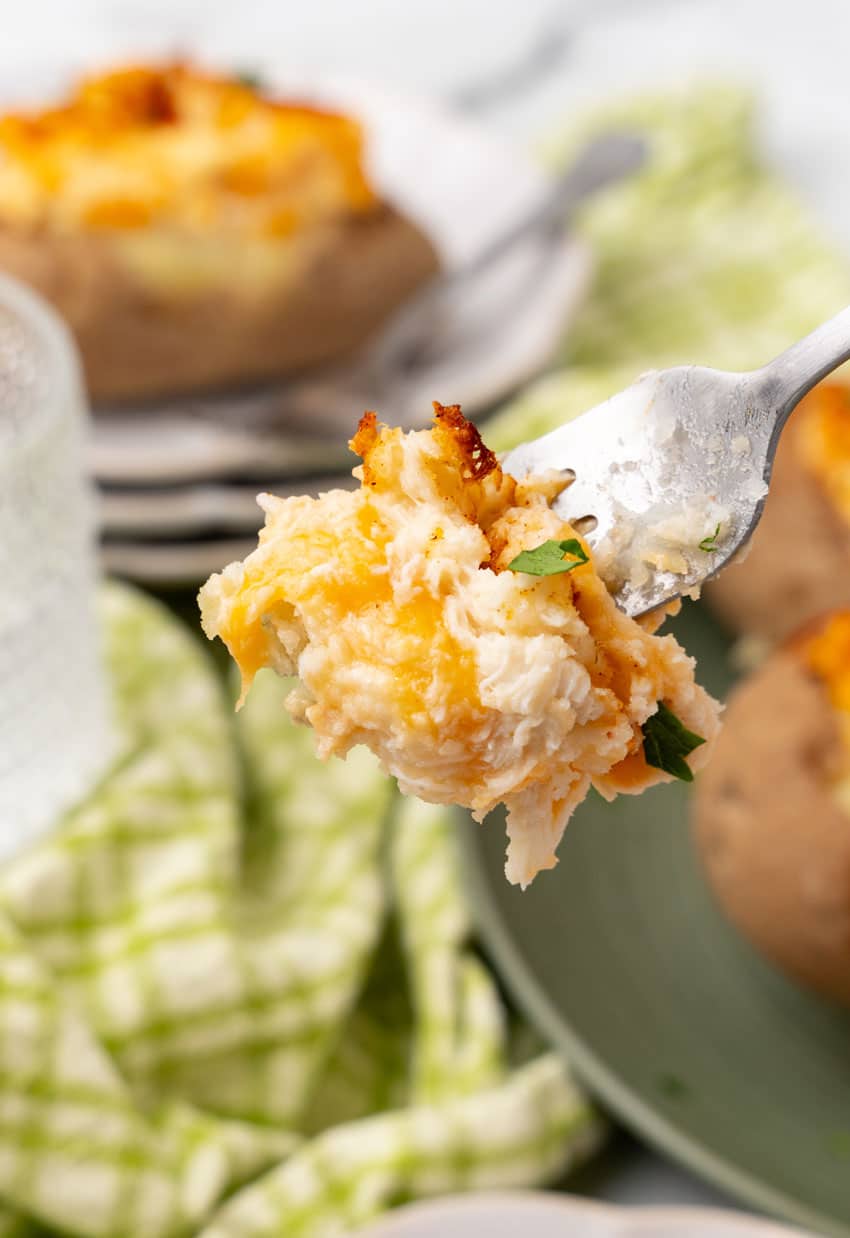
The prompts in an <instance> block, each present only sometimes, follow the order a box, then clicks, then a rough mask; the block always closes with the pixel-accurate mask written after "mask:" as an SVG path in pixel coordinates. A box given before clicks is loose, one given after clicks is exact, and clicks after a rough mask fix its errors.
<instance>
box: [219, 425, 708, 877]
mask: <svg viewBox="0 0 850 1238" xmlns="http://www.w3.org/2000/svg"><path fill="white" fill-rule="evenodd" d="M435 412H436V417H435V424H434V428H433V429H432V430H427V431H420V432H417V433H410V434H404V433H402V431H401V430H398V429H388V428H386V427H382V426H379V425H378V424H377V422H376V420H375V417H374V414H367V415H366V417H365V418H364V419H363V421H362V422H361V425H360V429H359V431H358V433H357V435H356V437H355V438H354V440H353V442H352V447H353V449H354V450H355V451H356V452H357V453H358V454H359V455H360V456H361V457H362V459H363V464H362V466H361V467H360V468H359V469H356V470H355V476H357V477H358V478H359V480H360V483H361V485H360V488H359V490H357V491H353V492H349V491H342V490H334V491H330V492H329V493H327V494H322V495H320V496H319V497H318V498H316V499H313V498H306V497H305V498H289V499H276V498H274V497H273V496H271V495H262V496H261V497H260V503H261V506H262V507H263V509H264V511H265V515H266V523H265V528H264V529H263V530H262V532H261V533H260V542H259V546H258V548H257V549H256V550H255V551H254V552H253V553H252V554H251V555H249V556H248V558H247V559H246V560H245V561H244V562H243V563H232V564H231V565H230V566H229V567H227V568H226V569H225V570H224V571H223V572H222V573H220V574H219V575H216V576H213V577H211V579H210V580H209V581H208V582H207V584H206V585H205V586H204V587H203V589H202V590H201V594H200V602H201V610H202V618H203V624H204V629H205V631H206V633H207V635H208V636H209V637H211V638H212V637H214V636H219V637H221V639H222V640H223V641H224V642H225V644H226V645H227V646H228V648H229V650H230V652H231V654H232V655H233V657H234V658H235V660H236V662H237V663H238V665H239V667H240V670H241V672H242V682H243V697H244V694H245V693H246V692H247V691H248V689H249V687H250V684H251V680H252V678H253V676H254V674H255V673H256V671H257V670H258V669H259V668H261V667H263V666H271V667H273V668H274V669H275V670H276V671H278V672H279V673H280V674H281V675H297V677H298V680H299V686H298V687H297V688H296V689H295V690H294V691H293V692H292V693H291V694H290V696H289V698H288V700H287V707H288V709H289V710H290V712H291V713H292V714H293V716H294V717H295V718H297V719H299V720H301V721H303V722H306V723H308V724H309V725H310V726H312V727H313V729H314V730H315V732H316V736H317V748H318V751H319V754H320V755H321V756H323V757H327V756H330V755H332V754H340V755H343V754H345V753H346V752H347V751H348V749H349V748H351V747H352V746H353V745H355V744H366V745H368V746H369V747H370V748H371V749H372V750H373V751H374V752H375V753H376V754H377V755H378V757H379V758H380V760H381V761H382V763H383V765H384V766H385V768H386V769H387V770H388V771H389V772H390V773H391V774H393V775H395V777H396V778H397V779H398V782H399V785H400V787H401V789H402V791H404V792H405V793H407V794H410V795H416V796H419V797H420V798H421V799H424V800H428V801H431V802H434V803H445V804H449V803H456V804H461V805H464V806H466V807H468V808H470V809H471V810H472V812H473V813H474V814H475V816H476V817H477V818H482V817H483V816H484V815H485V814H486V813H488V812H489V811H490V810H491V809H492V808H494V807H495V806H496V805H497V804H499V803H500V802H501V803H504V804H505V805H506V807H507V810H508V835H509V839H510V844H509V848H508V859H507V869H506V871H507V875H508V878H509V879H510V880H511V881H513V882H519V883H521V884H522V885H526V884H527V883H528V882H530V881H531V880H532V878H533V877H534V876H535V874H536V873H537V872H539V871H540V870H541V869H544V868H551V867H552V866H553V865H554V864H555V863H556V856H555V849H556V847H557V845H558V842H559V840H560V838H561V835H562V833H563V831H564V827H565V825H566V823H567V821H568V819H569V817H570V815H571V813H572V812H573V810H574V808H575V807H576V805H577V804H578V803H579V802H580V800H581V799H582V798H583V797H584V795H585V794H586V793H587V791H588V788H589V787H590V786H591V785H593V786H595V787H596V788H597V790H598V791H599V792H600V793H601V794H602V795H603V796H605V797H606V798H612V797H613V796H614V795H615V794H616V793H617V792H620V791H626V792H638V791H642V790H643V789H644V788H645V787H648V786H651V785H652V784H653V783H656V782H659V781H663V780H666V779H667V778H668V775H667V774H664V773H662V772H661V770H659V769H655V768H652V767H650V766H649V765H648V764H647V762H646V759H645V756H644V751H643V734H642V731H641V727H642V725H643V724H644V723H645V722H646V721H647V719H649V718H650V717H651V716H652V715H653V714H655V713H656V711H657V708H658V703H659V702H664V704H665V705H666V706H667V707H668V708H669V709H670V710H671V711H672V712H673V713H674V714H675V715H676V716H677V717H678V718H679V719H680V720H681V722H682V723H683V724H684V726H685V727H687V728H688V729H690V730H691V731H693V732H695V733H697V734H698V735H699V736H701V737H703V738H705V739H706V740H710V739H711V738H712V737H713V736H714V734H715V732H716V730H717V726H718V706H717V704H716V703H715V702H714V701H713V700H712V699H711V698H710V697H709V696H708V695H707V694H706V693H705V692H704V691H703V690H702V689H701V688H700V687H698V686H697V685H696V684H695V682H694V673H693V662H692V660H691V659H690V658H688V657H687V656H686V655H685V653H684V652H683V650H682V649H681V648H680V646H679V645H678V644H677V643H676V641H675V640H674V638H673V637H672V636H666V637H659V636H656V635H653V633H652V631H651V629H652V628H653V627H654V626H655V625H654V623H653V622H651V621H646V622H645V623H643V624H641V623H637V622H635V621H634V620H632V619H630V618H628V617H627V616H626V615H625V614H623V613H622V612H621V611H619V610H618V609H617V607H616V606H615V604H614V602H613V600H612V598H611V596H610V595H609V593H608V592H607V590H606V588H605V585H604V584H603V582H602V580H601V578H600V577H599V575H598V574H597V571H596V569H595V567H594V565H593V562H592V560H591V559H590V558H589V557H588V561H587V562H586V563H583V564H579V565H578V566H576V567H575V568H574V569H573V570H571V571H569V572H561V573H559V574H557V575H550V576H533V575H528V574H526V573H524V572H519V571H516V570H509V564H511V563H512V561H513V560H514V559H515V557H516V556H517V555H518V554H519V553H520V552H521V551H523V550H530V549H534V548H536V547H538V546H539V545H540V544H541V543H543V542H545V541H547V540H549V539H556V540H563V539H567V538H572V537H575V536H576V535H575V533H574V531H573V530H572V529H571V528H570V527H569V526H568V525H565V524H564V523H563V522H562V521H561V520H560V519H559V518H558V517H557V516H556V515H555V514H554V513H553V511H552V510H551V508H550V503H551V501H552V499H553V498H554V497H555V496H556V495H557V493H558V492H559V490H560V489H562V487H563V483H562V482H560V481H559V480H558V478H557V477H554V476H552V475H550V476H545V477H533V478H529V479H527V480H526V481H524V482H517V481H515V480H514V479H513V478H511V477H509V476H507V475H505V474H503V473H502V471H501V469H500V468H499V465H498V462H497V460H496V458H495V457H494V456H493V455H492V453H491V452H489V451H488V450H487V449H486V447H484V445H483V444H482V442H481V439H480V437H479V436H478V433H477V431H476V430H475V429H474V427H473V426H472V425H470V424H469V423H468V422H466V421H465V420H464V418H463V417H462V415H461V413H460V410H459V409H458V408H456V407H450V408H444V407H442V406H440V405H435ZM657 618H658V617H656V621H657ZM708 750H709V745H708V744H706V745H704V746H702V747H699V748H698V749H697V750H696V751H695V752H693V753H692V754H691V755H690V756H689V758H688V760H689V764H690V766H691V767H692V768H694V769H696V768H698V767H699V766H700V765H701V764H702V763H704V761H705V759H706V756H707V754H708Z"/></svg>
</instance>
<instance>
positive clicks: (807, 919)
mask: <svg viewBox="0 0 850 1238" xmlns="http://www.w3.org/2000/svg"><path fill="white" fill-rule="evenodd" d="M842 768H846V757H845V755H844V751H843V746H842V741H841V736H840V732H839V724H838V718H837V716H836V714H835V713H834V711H833V709H832V707H831V705H830V703H829V699H828V696H827V690H826V688H825V686H824V684H823V683H822V681H820V680H819V679H818V678H817V677H815V676H814V675H813V674H812V673H811V672H810V671H809V670H808V668H807V666H806V665H805V663H804V661H803V658H802V656H801V653H800V649H799V644H796V645H795V644H791V645H786V646H785V647H783V648H782V649H780V650H778V651H776V652H775V653H774V654H772V655H771V656H770V657H769V658H768V660H767V661H766V662H765V663H764V664H763V665H762V666H761V668H760V669H759V670H758V671H757V672H755V674H753V675H752V676H751V677H750V678H749V679H747V680H746V681H745V682H744V683H743V684H742V685H741V686H740V687H739V688H738V689H737V690H736V691H735V692H734V693H733V695H732V697H731V700H730V703H729V705H728V707H727V711H726V715H725V721H724V726H723V728H722V730H721V733H720V736H719V738H718V740H717V743H716V747H715V751H714V753H713V756H712V759H711V761H710V762H709V764H708V766H707V767H706V769H705V770H704V771H703V773H702V774H701V775H700V778H699V779H698V780H697V782H696V786H695V793H694V801H693V802H694V810H693V830H694V837H695V841H696V846H697V850H698V852H699V855H700V858H701V860H702V864H703V867H704V870H705V873H706V875H707V877H708V881H709V883H710V885H711V887H712V890H713V892H714V894H715V896H716V897H717V900H718V902H719V903H720V905H721V907H722V908H723V910H724V911H725V913H726V915H727V916H728V918H729V919H730V920H731V921H732V923H733V924H734V925H735V926H736V927H737V928H738V929H739V930H740V931H741V933H742V934H743V935H744V936H745V937H746V938H747V939H748V940H749V941H750V942H751V943H752V944H753V945H754V946H755V947H756V948H757V949H758V950H759V951H760V952H761V953H762V954H764V955H765V956H766V957H767V958H768V959H770V960H771V961H772V962H773V963H775V964H776V965H777V966H778V967H780V968H781V969H782V970H783V971H784V972H786V973H787V974H788V975H789V976H790V977H792V978H793V979H795V980H797V981H798V982H800V983H801V984H803V985H805V986H806V987H808V988H810V989H812V990H814V991H815V992H817V993H819V994H821V995H822V996H825V997H828V998H831V999H833V1000H834V1001H837V1002H840V1003H842V1004H844V1005H846V1006H850V814H848V813H847V812H845V811H844V809H843V808H842V807H841V806H840V805H839V804H838V802H837V801H836V799H835V797H834V793H833V790H832V788H831V785H830V783H831V780H832V779H834V778H835V777H836V776H837V775H838V773H839V772H840V770H841V769H842Z"/></svg>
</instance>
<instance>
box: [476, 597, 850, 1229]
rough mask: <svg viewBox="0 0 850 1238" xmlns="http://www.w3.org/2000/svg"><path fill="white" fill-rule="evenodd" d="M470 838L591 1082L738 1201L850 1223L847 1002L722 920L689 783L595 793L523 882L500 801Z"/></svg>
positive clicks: (555, 1019)
mask: <svg viewBox="0 0 850 1238" xmlns="http://www.w3.org/2000/svg"><path fill="white" fill-rule="evenodd" d="M674 626H675V630H676V631H677V635H678V636H679V638H680V640H681V641H682V643H683V644H684V645H685V647H686V648H687V649H688V650H689V652H691V653H692V654H695V655H696V657H697V659H698V662H699V666H700V672H699V673H700V679H701V681H702V682H703V683H704V684H705V685H706V686H707V687H708V688H709V689H710V690H711V691H713V692H714V693H715V694H718V695H723V694H724V693H725V692H726V691H727V690H728V687H729V685H730V684H731V682H732V679H733V674H732V671H731V668H730V666H729V663H728V642H727V641H726V640H725V638H724V637H723V635H722V633H721V632H720V631H719V630H718V629H717V627H716V625H715V624H714V623H713V622H712V621H711V619H710V618H709V617H708V616H707V615H706V613H705V612H704V611H703V610H701V609H700V608H699V607H694V606H691V607H689V608H688V609H687V610H686V611H684V612H683V614H682V615H681V616H680V617H679V620H678V621H677V623H676V624H675V625H674ZM765 776H766V777H770V771H769V770H766V771H765ZM462 837H463V840H464V850H465V852H466V858H467V861H468V863H467V868H468V874H469V881H470V885H471V887H472V890H473V896H474V903H475V906H476V909H477V913H478V917H479V924H480V928H481V931H482V934H483V937H484V940H485V943H486V945H487V947H488V950H489V952H490V953H491V954H492V957H493V959H494V961H495V963H496V965H497V967H498V968H499V969H500V971H501V973H502V975H503V977H504V979H505V982H506V983H507V985H508V987H509V988H510V989H511V990H512V992H513V995H514V997H515V998H516V1000H517V1001H518V1003H519V1004H520V1005H521V1006H522V1007H523V1008H524V1010H525V1012H526V1013H527V1015H528V1016H529V1017H530V1018H531V1019H532V1020H533V1021H534V1022H535V1023H536V1024H537V1025H538V1027H539V1029H540V1030H541V1032H542V1033H543V1034H544V1035H545V1036H546V1037H547V1038H548V1039H549V1040H550V1041H551V1042H552V1043H553V1044H555V1045H556V1046H558V1047H559V1048H561V1049H562V1050H563V1051H564V1053H565V1054H566V1055H567V1057H568V1058H569V1060H570V1062H571V1063H572V1064H573V1066H574V1068H575V1070H576V1072H577V1073H578V1074H579V1075H580V1076H581V1077H582V1078H583V1079H584V1081H585V1083H586V1084H587V1086H588V1087H589V1088H590V1089H591V1090H592V1091H594V1092H595V1093H596V1094H597V1095H598V1096H599V1098H600V1099H601V1100H602V1101H603V1102H605V1103H606V1104H607V1105H608V1106H609V1107H610V1109H611V1110H612V1111H613V1112H614V1113H615V1114H616V1115H617V1116H619V1117H620V1118H621V1119H622V1121H623V1122H624V1123H625V1124H626V1125H627V1126H630V1127H631V1128H632V1129H633V1130H635V1131H637V1132H639V1133H640V1134H641V1135H643V1136H644V1137H645V1138H646V1139H647V1140H649V1141H650V1142H651V1143H654V1144H655V1145H656V1146H657V1147H659V1148H661V1149H663V1150H664V1151H665V1152H667V1153H668V1154H669V1155H671V1156H673V1157H676V1158H677V1159H678V1160H680V1161H681V1162H682V1163H684V1164H685V1165H687V1166H689V1167H690V1168H691V1169H692V1170H695V1171H696V1172H697V1173H700V1174H702V1175H703V1176H705V1177H706V1178H708V1179H710V1180H712V1181H714V1182H715V1183H717V1184H719V1185H720V1186H721V1187H723V1188H725V1189H726V1190H727V1191H729V1192H731V1193H732V1194H734V1195H737V1196H738V1197H739V1198H740V1199H742V1200H745V1201H747V1202H749V1203H751V1204H753V1205H755V1206H757V1207H759V1208H763V1209H765V1210H766V1211H768V1212H772V1213H774V1214H776V1215H778V1216H781V1217H785V1218H787V1219H789V1220H793V1221H795V1222H797V1223H798V1224H802V1225H805V1226H807V1227H809V1228H812V1229H815V1230H818V1231H820V1232H822V1233H825V1234H833V1235H843V1236H844V1238H848V1236H850V1014H848V1013H847V1012H845V1011H841V1010H838V1009H836V1008H833V1007H831V1006H830V1005H828V1004H827V1003H824V1002H820V1001H819V1000H817V999H815V998H813V997H809V996H808V995H807V994H805V993H804V992H802V991H801V990H799V989H797V988H796V987H794V986H793V985H792V984H790V983H789V982H787V981H786V980H785V979H784V977H783V976H782V975H780V974H779V973H778V972H777V971H775V970H774V969H773V968H772V967H770V966H769V965H767V964H766V963H763V962H762V960H761V959H760V958H759V957H758V956H757V955H756V954H755V953H754V952H753V951H752V950H751V949H750V948H749V947H748V946H747V944H746V943H745V942H744V941H743V940H742V939H741V938H740V937H739V936H738V935H737V933H736V932H735V931H734V930H733V929H732V928H731V927H730V926H729V925H728V924H727V923H726V921H725V920H724V919H723V918H722V916H721V915H720V913H719V912H718V910H717V908H716V906H715V905H714V903H713V901H712V898H711V894H710V892H709V890H708V889H707V887H706V884H705V881H704V879H703V877H702V874H701V872H700V868H699V864H698V861H697V858H696V855H695V853H694V849H693V846H692V843H691V838H690V833H689V827H688V793H687V789H686V788H685V787H684V785H682V784H676V785H672V786H664V787H659V788H656V789H655V790H654V791H651V792H648V793H647V794H645V795H643V796H641V797H638V798H633V797H630V796H622V797H621V798H620V799H619V800H617V801H615V802H614V803H613V804H606V803H604V801H603V800H602V799H601V798H599V797H598V796H596V795H591V796H590V797H589V798H588V799H587V800H586V801H585V803H584V805H583V806H582V808H581V809H580V810H579V812H577V813H576V815H575V817H574V819H573V820H572V822H571V823H570V825H569V828H568V829H567V832H566V834H565V836H564V839H563V842H562V843H561V847H560V851H559V855H560V864H559V865H558V867H557V868H555V869H554V870H552V871H551V872H547V873H541V874H540V876H538V878H537V879H536V881H535V882H534V884H533V885H532V886H531V887H530V888H529V889H528V890H526V891H525V892H522V891H520V890H519V889H518V888H516V887H514V886H509V885H508V883H507V882H506V881H505V877H504V873H503V864H504V849H505V839H504V831H503V822H502V821H500V820H499V819H498V818H497V816H496V814H494V815H493V817H492V818H491V819H489V820H488V822H487V825H486V827H484V828H482V827H480V826H475V825H474V824H473V823H472V822H471V821H469V820H467V821H466V824H465V827H464V829H463V831H462Z"/></svg>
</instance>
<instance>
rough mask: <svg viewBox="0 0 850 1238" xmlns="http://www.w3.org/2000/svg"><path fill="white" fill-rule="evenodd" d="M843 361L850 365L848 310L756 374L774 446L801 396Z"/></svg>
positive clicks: (759, 394) (798, 342) (849, 315)
mask: <svg viewBox="0 0 850 1238" xmlns="http://www.w3.org/2000/svg"><path fill="white" fill-rule="evenodd" d="M845 361H850V306H848V307H847V308H846V309H843V310H841V312H840V313H838V314H836V315H835V317H834V318H830V319H828V320H827V321H826V322H824V323H821V325H820V326H819V327H816V328H815V330H814V331H812V333H811V334H810V335H806V336H804V337H803V339H801V340H798V341H797V343H796V344H792V345H791V347H790V348H786V350H785V352H783V353H780V354H779V356H778V357H776V358H775V359H774V360H773V361H770V362H768V364H767V365H766V366H764V367H763V368H762V369H760V370H756V371H755V373H754V374H753V375H752V378H753V380H754V385H755V388H756V391H757V392H758V396H759V402H761V401H764V405H765V406H766V407H768V408H770V409H772V410H773V415H774V426H773V430H772V441H773V442H775V440H776V439H777V438H778V436H779V434H780V432H781V430H782V427H783V426H784V425H785V422H786V421H787V420H788V418H789V417H790V415H791V413H793V411H794V409H795V408H796V407H797V405H798V404H799V403H800V401H801V400H802V398H803V396H804V395H806V394H807V393H808V392H809V391H811V389H812V387H814V386H815V385H816V384H817V383H819V382H820V380H821V379H822V378H826V376H827V374H831V373H832V371H833V370H836V369H838V367H839V366H840V365H842V364H843V363H844V362H845Z"/></svg>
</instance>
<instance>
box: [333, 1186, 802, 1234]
mask: <svg viewBox="0 0 850 1238" xmlns="http://www.w3.org/2000/svg"><path fill="white" fill-rule="evenodd" d="M803 1233H804V1231H803V1230H797V1229H789V1228H787V1227H786V1226H784V1225H775V1224H773V1222H771V1221H763V1220H761V1219H759V1218H757V1217H751V1216H746V1215H744V1214H742V1213H737V1212H731V1211H730V1212H726V1211H724V1210H722V1209H717V1208H620V1207H616V1206H614V1205H612V1204H599V1203H594V1202H593V1201H591V1200H589V1199H580V1198H578V1197H577V1196H572V1195H562V1194H556V1193H554V1192H552V1193H545V1192H542V1191H511V1192H498V1193H491V1192H481V1193H480V1194H471V1195H456V1196H448V1197H446V1198H444V1199H437V1200H429V1201H427V1202H424V1203H416V1204H410V1205H408V1206H407V1207H404V1208H398V1209H396V1210H395V1211H394V1212H388V1213H387V1214H386V1215H384V1216H382V1217H381V1218H380V1219H379V1220H378V1221H375V1222H374V1223H373V1224H371V1225H368V1226H367V1227H366V1228H365V1229H362V1230H358V1231H357V1234H358V1238H517V1235H520V1234H521V1235H524V1236H525V1238H793V1236H794V1235H798V1236H799V1235H802V1234H803Z"/></svg>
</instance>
